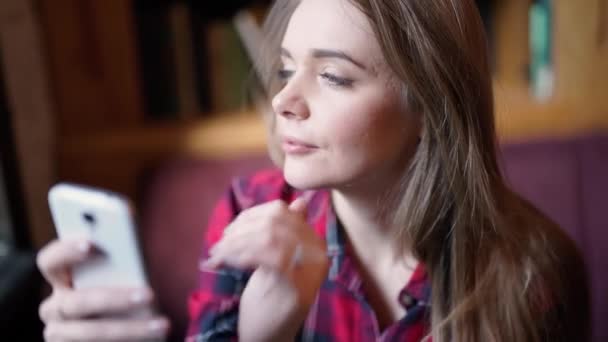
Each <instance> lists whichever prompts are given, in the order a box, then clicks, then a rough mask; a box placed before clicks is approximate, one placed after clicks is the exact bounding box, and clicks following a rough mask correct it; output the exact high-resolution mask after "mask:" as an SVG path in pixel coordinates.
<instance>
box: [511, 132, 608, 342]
mask: <svg viewBox="0 0 608 342" xmlns="http://www.w3.org/2000/svg"><path fill="white" fill-rule="evenodd" d="M502 151H503V166H504V167H503V168H504V170H505V176H506V178H507V180H508V182H509V183H510V184H511V185H512V187H513V189H514V190H516V191H517V192H518V193H520V194H521V195H522V196H524V197H526V198H527V199H529V200H530V201H531V202H532V203H533V204H534V205H536V206H537V207H538V208H539V209H540V210H541V211H543V212H544V213H545V214H546V215H548V216H549V217H551V218H552V219H553V220H555V221H556V222H557V223H558V224H560V226H562V228H564V230H565V231H566V232H568V234H569V235H570V236H571V237H572V238H573V239H574V240H575V241H576V243H577V245H578V246H579V248H580V250H581V252H582V253H583V256H584V258H585V262H586V264H587V270H588V272H589V276H590V286H591V289H590V290H591V305H592V315H591V317H592V329H593V332H592V336H593V338H592V341H595V342H600V341H602V342H604V341H608V325H606V324H605V319H606V317H608V249H607V248H606V246H608V215H607V213H608V199H607V198H605V197H604V196H607V194H608V135H605V134H604V135H602V134H598V135H589V136H584V137H577V138H572V139H563V140H552V141H542V142H533V143H530V142H526V143H519V144H513V145H508V146H504V147H503V149H502Z"/></svg>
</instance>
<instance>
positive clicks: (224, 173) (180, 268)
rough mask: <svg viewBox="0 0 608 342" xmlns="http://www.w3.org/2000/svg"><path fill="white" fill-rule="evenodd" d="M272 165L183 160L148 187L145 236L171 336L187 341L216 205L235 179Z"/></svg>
mask: <svg viewBox="0 0 608 342" xmlns="http://www.w3.org/2000/svg"><path fill="white" fill-rule="evenodd" d="M270 165H271V162H270V160H269V159H268V158H267V157H265V156H258V157H251V158H245V159H241V160H238V161H202V160H198V161H197V160H180V161H173V162H170V163H167V164H166V165H164V166H163V167H161V168H160V169H158V170H156V171H155V172H154V174H153V175H152V176H151V179H150V180H149V181H148V184H147V186H146V189H145V192H144V196H143V198H145V200H144V201H143V203H142V208H141V211H140V236H141V239H142V246H143V250H144V257H145V259H146V264H147V266H148V276H149V279H150V282H151V284H152V287H153V288H154V289H155V291H156V294H157V297H158V302H159V305H160V308H161V310H162V311H163V312H165V313H167V314H168V315H169V317H170V319H171V321H172V336H171V339H170V341H183V340H184V333H185V329H186V324H187V322H188V311H187V307H186V299H187V296H188V293H189V291H190V290H192V289H193V288H194V286H195V285H196V278H197V265H198V258H199V257H200V252H201V248H202V242H203V234H204V232H205V227H206V224H207V219H208V216H209V214H210V211H211V209H212V208H213V206H214V205H215V203H216V202H217V201H218V200H219V198H220V196H221V195H222V194H223V192H224V191H226V189H227V188H228V185H229V184H230V180H231V179H232V178H233V177H235V176H238V175H243V174H248V173H251V172H254V171H255V170H258V169H261V168H266V167H268V166H270Z"/></svg>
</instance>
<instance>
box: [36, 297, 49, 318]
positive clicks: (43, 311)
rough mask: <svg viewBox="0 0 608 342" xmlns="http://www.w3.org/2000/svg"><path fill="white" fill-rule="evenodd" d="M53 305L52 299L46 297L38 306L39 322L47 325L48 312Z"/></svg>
mask: <svg viewBox="0 0 608 342" xmlns="http://www.w3.org/2000/svg"><path fill="white" fill-rule="evenodd" d="M52 305H53V297H48V298H46V299H45V300H43V301H42V303H40V305H39V306H38V316H39V317H40V320H41V321H42V322H44V323H47V322H48V321H50V319H51V317H50V316H51V315H50V311H51V307H52Z"/></svg>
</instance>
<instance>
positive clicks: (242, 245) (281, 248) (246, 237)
mask: <svg viewBox="0 0 608 342" xmlns="http://www.w3.org/2000/svg"><path fill="white" fill-rule="evenodd" d="M296 245H297V243H296V236H292V234H289V232H287V231H281V230H275V231H274V232H272V231H270V230H267V231H256V230H251V231H249V232H247V233H238V234H234V235H231V236H227V237H225V238H224V239H222V241H221V242H219V243H218V244H216V245H215V246H214V248H213V249H212V250H211V257H210V258H209V259H208V260H207V261H206V262H205V264H204V265H203V266H204V267H206V268H217V267H219V266H220V265H228V266H232V267H235V268H256V267H260V266H265V267H267V268H271V269H275V270H279V271H283V270H285V269H286V268H287V266H288V264H289V259H290V258H291V254H292V252H293V250H295V246H296Z"/></svg>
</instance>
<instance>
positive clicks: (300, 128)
mask: <svg viewBox="0 0 608 342" xmlns="http://www.w3.org/2000/svg"><path fill="white" fill-rule="evenodd" d="M281 59H282V63H283V68H282V69H281V71H280V72H279V75H278V77H280V78H281V79H282V80H283V81H284V87H283V88H282V90H281V91H280V92H279V93H278V94H277V95H276V96H275V97H274V99H273V101H272V106H273V109H274V113H275V115H276V117H275V121H276V134H278V138H279V141H280V142H281V144H282V145H281V148H282V150H283V152H284V153H285V158H284V165H283V167H284V170H283V171H284V174H285V178H286V180H287V181H288V182H289V183H290V184H291V185H292V186H294V187H296V188H301V189H309V188H320V187H328V188H337V189H340V188H345V187H350V188H353V187H357V188H361V189H368V188H369V187H370V186H372V187H373V186H377V185H379V184H378V182H381V183H382V182H388V181H391V180H392V181H394V180H395V179H396V177H399V176H400V175H401V174H402V172H403V171H404V168H405V167H406V165H407V162H408V161H409V159H410V156H411V155H412V152H413V151H414V150H415V146H416V143H417V140H418V136H419V135H420V127H421V124H420V115H419V114H417V113H412V112H409V111H408V110H407V106H406V103H405V101H404V100H403V96H402V94H401V88H402V87H401V84H400V83H399V82H398V81H397V80H396V79H395V77H394V75H393V74H392V73H391V71H390V70H389V68H388V66H387V65H386V62H385V61H384V59H383V56H382V53H381V50H380V46H379V44H378V42H377V40H376V38H375V37H374V35H373V33H372V29H371V26H370V25H369V23H368V21H367V18H366V17H365V16H364V14H363V13H361V12H360V11H359V10H358V9H357V8H356V7H354V6H353V5H352V4H350V3H349V2H348V1H347V0H303V1H301V3H300V5H299V6H298V8H297V9H296V10H295V12H294V14H293V16H292V17H291V20H290V22H289V25H288V27H287V31H286V33H285V36H284V39H283V42H282V54H281Z"/></svg>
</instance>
